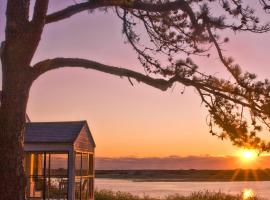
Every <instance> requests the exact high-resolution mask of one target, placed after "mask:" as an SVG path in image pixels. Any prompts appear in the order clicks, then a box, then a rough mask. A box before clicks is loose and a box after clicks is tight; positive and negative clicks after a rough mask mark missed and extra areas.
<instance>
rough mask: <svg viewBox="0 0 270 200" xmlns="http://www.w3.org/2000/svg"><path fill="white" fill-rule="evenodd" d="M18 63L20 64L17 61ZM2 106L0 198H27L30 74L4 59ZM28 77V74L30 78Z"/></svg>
mask: <svg viewBox="0 0 270 200" xmlns="http://www.w3.org/2000/svg"><path fill="white" fill-rule="evenodd" d="M17 64H18V65H17V66H19V63H17ZM2 71H3V86H2V100H1V107H0V200H24V199H25V187H26V181H25V180H26V179H25V176H24V169H23V143H24V128H25V115H26V105H27V100H28V94H29V89H30V86H31V84H30V83H29V82H30V81H29V80H27V74H26V73H24V72H22V71H21V70H17V69H16V66H9V65H6V64H5V63H4V62H3V60H2ZM28 79H29V77H28Z"/></svg>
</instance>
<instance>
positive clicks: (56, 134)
mask: <svg viewBox="0 0 270 200" xmlns="http://www.w3.org/2000/svg"><path fill="white" fill-rule="evenodd" d="M83 127H86V128H87V131H88V133H89V137H90V138H91V140H92V143H93V144H94V146H95V143H94V140H93V137H92V135H91V132H90V130H89V128H88V125H87V122H86V121H70V122H30V123H27V124H26V130H25V138H24V141H25V143H74V142H75V140H76V139H77V137H78V136H79V134H80V133H81V131H82V129H83Z"/></svg>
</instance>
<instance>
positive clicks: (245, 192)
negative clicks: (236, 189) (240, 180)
mask: <svg viewBox="0 0 270 200" xmlns="http://www.w3.org/2000/svg"><path fill="white" fill-rule="evenodd" d="M254 197H255V194H254V191H253V190H252V189H248V188H246V189H244V190H243V200H249V199H250V200H251V199H253V198H254Z"/></svg>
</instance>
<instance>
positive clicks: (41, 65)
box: [32, 58, 260, 111]
mask: <svg viewBox="0 0 270 200" xmlns="http://www.w3.org/2000/svg"><path fill="white" fill-rule="evenodd" d="M63 67H72V68H78V67H81V68H85V69H93V70H97V71H100V72H105V73H108V74H112V75H116V76H120V77H127V78H128V79H129V81H130V79H131V78H133V79H135V80H137V81H138V82H143V83H145V84H147V85H149V86H152V87H154V88H157V89H160V90H162V91H166V90H167V89H169V88H170V87H172V85H173V84H174V83H176V82H179V83H181V84H183V85H185V86H192V87H194V88H196V89H197V90H202V91H205V92H207V93H210V94H212V95H215V96H219V97H221V98H224V99H227V100H229V101H232V102H235V103H238V104H240V105H242V106H245V107H249V108H253V109H254V110H257V111H260V110H259V108H257V107H253V106H252V105H250V104H248V103H247V102H245V101H241V100H240V99H237V98H232V97H231V96H230V95H229V94H226V91H223V90H222V89H221V88H217V87H215V86H213V85H211V84H208V83H207V82H204V81H203V80H195V79H189V78H186V77H182V76H179V75H177V74H176V75H175V76H173V77H171V78H170V79H167V80H166V79H161V78H152V77H150V76H147V75H144V74H142V73H139V72H136V71H132V70H129V69H126V68H121V67H114V66H109V65H105V64H102V63H98V62H96V61H92V60H87V59H80V58H53V59H47V60H43V61H40V62H38V63H36V64H35V65H34V66H33V68H32V69H33V79H37V78H38V77H39V76H40V75H41V74H43V73H46V72H48V71H51V70H55V69H59V68H63Z"/></svg>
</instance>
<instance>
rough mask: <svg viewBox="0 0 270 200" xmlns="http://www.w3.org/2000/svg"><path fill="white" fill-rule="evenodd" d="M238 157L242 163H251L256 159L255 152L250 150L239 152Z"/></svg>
mask: <svg viewBox="0 0 270 200" xmlns="http://www.w3.org/2000/svg"><path fill="white" fill-rule="evenodd" d="M239 156H240V158H241V159H242V160H243V161H252V160H255V159H256V158H257V157H258V155H257V152H256V151H255V150H252V149H243V150H240V151H239Z"/></svg>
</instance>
